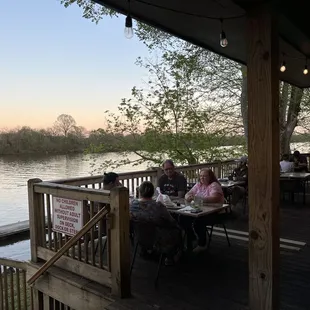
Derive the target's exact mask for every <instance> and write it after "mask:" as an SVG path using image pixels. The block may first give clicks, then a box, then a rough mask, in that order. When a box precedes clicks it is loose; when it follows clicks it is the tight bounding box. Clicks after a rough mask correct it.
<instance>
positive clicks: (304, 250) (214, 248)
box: [108, 203, 310, 310]
mask: <svg viewBox="0 0 310 310" xmlns="http://www.w3.org/2000/svg"><path fill="white" fill-rule="evenodd" d="M309 223H310V208H309V204H307V205H305V206H303V205H302V204H299V203H295V204H294V205H292V204H291V205H288V204H287V203H282V206H281V224H280V227H281V238H285V239H289V241H288V240H282V241H281V244H282V246H284V247H282V248H281V266H280V285H281V295H280V298H281V309H290V310H295V309H304V310H306V309H307V310H308V309H310V299H309V297H308V294H309V292H310V281H309V279H310V249H309V246H308V245H309V244H310V225H309ZM227 228H228V229H230V230H233V231H231V234H232V235H233V236H235V237H233V236H232V238H231V239H230V240H231V243H232V246H231V247H228V245H227V242H226V239H225V237H224V236H220V231H219V234H217V235H214V237H213V240H212V243H211V247H210V250H209V252H208V253H205V254H203V255H201V256H199V257H191V258H190V259H189V260H188V261H183V262H181V263H180V264H178V265H177V266H174V267H163V268H162V270H161V275H160V278H159V287H158V289H155V287H154V283H153V280H154V277H155V274H156V268H157V263H156V262H155V261H154V262H153V261H148V260H143V259H142V258H140V257H137V261H136V264H135V268H134V271H133V274H132V292H133V298H131V299H124V300H119V301H116V302H115V303H114V304H113V305H112V306H111V307H109V308H108V309H135V310H136V309H141V310H144V309H145V310H146V309H169V310H170V309H171V310H172V309H191V310H196V309H204V310H207V309H208V310H209V309H210V310H221V309H226V310H237V309H238V310H243V309H248V265H247V261H248V249H247V244H248V243H247V241H246V239H247V235H246V232H247V228H248V223H247V217H246V216H238V218H237V219H236V220H234V221H232V222H230V223H229V224H228V225H227ZM234 231H239V232H234ZM240 231H242V232H244V233H243V234H240ZM291 241H293V242H291ZM296 241H297V243H296ZM299 242H305V243H306V244H305V245H303V244H301V243H299Z"/></svg>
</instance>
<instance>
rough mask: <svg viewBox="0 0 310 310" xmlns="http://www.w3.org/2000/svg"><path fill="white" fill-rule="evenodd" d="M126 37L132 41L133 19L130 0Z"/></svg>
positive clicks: (126, 21)
mask: <svg viewBox="0 0 310 310" xmlns="http://www.w3.org/2000/svg"><path fill="white" fill-rule="evenodd" d="M124 35H125V37H126V38H127V39H131V38H132V37H133V29H132V18H131V15H130V0H128V15H127V17H126V20H125V30H124Z"/></svg>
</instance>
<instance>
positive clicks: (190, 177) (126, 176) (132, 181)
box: [49, 159, 238, 193]
mask: <svg viewBox="0 0 310 310" xmlns="http://www.w3.org/2000/svg"><path fill="white" fill-rule="evenodd" d="M237 164H238V162H237V161H236V160H234V159H232V160H227V161H222V162H221V161H219V162H213V163H202V164H195V165H189V166H178V167H176V170H177V171H179V172H181V173H182V174H184V176H185V177H186V178H187V181H188V182H190V183H194V182H197V181H198V176H199V171H200V170H201V169H202V168H210V169H212V170H213V171H214V173H215V175H216V176H217V177H218V178H223V177H226V176H228V175H229V174H230V173H231V172H232V171H233V169H234V168H236V167H237ZM162 174H163V170H162V168H160V167H155V168H149V169H147V170H142V171H131V172H124V173H119V179H120V180H121V181H122V184H123V186H125V187H127V188H128V190H129V192H130V193H135V190H136V188H137V186H139V185H140V184H141V183H142V182H143V181H151V182H152V183H153V184H154V185H156V184H157V180H158V178H159V177H160V176H161V175H162ZM102 179H103V177H102V175H96V176H88V177H80V178H70V179H61V180H53V181H49V182H52V183H57V184H65V185H72V186H79V187H85V188H92V189H101V188H103V183H102Z"/></svg>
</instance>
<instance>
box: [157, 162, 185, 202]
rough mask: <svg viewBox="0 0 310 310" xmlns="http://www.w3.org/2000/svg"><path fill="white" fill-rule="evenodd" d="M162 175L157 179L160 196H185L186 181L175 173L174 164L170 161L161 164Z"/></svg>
mask: <svg viewBox="0 0 310 310" xmlns="http://www.w3.org/2000/svg"><path fill="white" fill-rule="evenodd" d="M163 170H164V174H163V175H162V176H161V177H160V178H159V179H158V182H157V186H158V187H159V188H160V191H161V193H162V194H166V195H168V196H174V197H180V198H183V197H184V196H185V192H186V189H187V181H186V179H185V177H184V176H183V175H182V174H181V173H179V172H177V171H175V166H174V163H173V161H172V160H171V159H167V160H166V161H165V162H164V163H163Z"/></svg>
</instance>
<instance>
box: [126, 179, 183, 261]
mask: <svg viewBox="0 0 310 310" xmlns="http://www.w3.org/2000/svg"><path fill="white" fill-rule="evenodd" d="M154 191H155V189H154V185H153V184H152V183H151V182H150V181H144V182H142V183H141V185H140V186H139V197H140V199H139V200H137V199H135V200H133V201H132V203H131V206H130V216H131V219H132V220H134V221H140V222H147V223H153V224H154V225H156V242H155V245H154V250H156V246H158V247H159V248H160V249H163V248H165V254H166V255H167V259H166V261H165V263H166V265H168V264H171V263H173V261H176V260H178V258H179V254H180V250H181V243H182V236H181V230H180V229H179V227H178V224H177V222H176V221H175V220H174V219H173V218H172V216H171V215H170V213H169V212H168V210H167V208H166V207H165V206H164V205H163V204H162V203H160V202H156V201H154V200H153V199H152V197H153V195H154ZM147 250H150V249H147ZM151 250H153V249H151Z"/></svg>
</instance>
